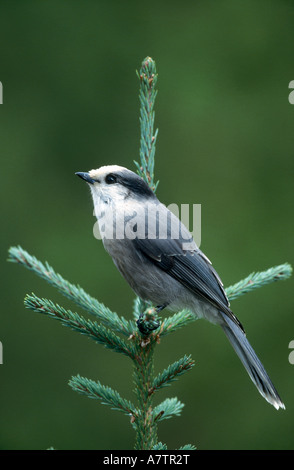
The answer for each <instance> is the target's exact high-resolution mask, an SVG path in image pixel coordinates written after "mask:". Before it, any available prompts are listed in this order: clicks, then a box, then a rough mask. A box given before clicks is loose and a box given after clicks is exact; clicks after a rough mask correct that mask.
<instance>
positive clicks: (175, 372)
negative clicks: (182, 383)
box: [149, 355, 195, 394]
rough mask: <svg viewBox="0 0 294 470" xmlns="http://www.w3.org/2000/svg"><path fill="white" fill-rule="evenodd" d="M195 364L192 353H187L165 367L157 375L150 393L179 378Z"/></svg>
mask: <svg viewBox="0 0 294 470" xmlns="http://www.w3.org/2000/svg"><path fill="white" fill-rule="evenodd" d="M194 364H195V362H194V361H193V359H192V358H191V355H189V356H186V355H185V356H184V357H182V358H181V359H179V360H178V361H175V362H174V363H173V364H170V365H169V366H168V367H167V368H166V369H164V370H163V371H162V372H161V373H160V374H158V375H157V376H156V377H155V379H154V381H153V383H152V386H151V387H150V389H149V394H151V393H154V392H155V391H157V390H159V389H160V388H162V387H166V386H168V385H170V384H171V382H174V381H175V380H177V379H178V377H179V376H180V375H182V374H184V373H185V372H187V371H189V370H191V369H192V367H193V366H194Z"/></svg>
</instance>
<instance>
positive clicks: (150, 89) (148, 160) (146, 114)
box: [134, 57, 158, 192]
mask: <svg viewBox="0 0 294 470" xmlns="http://www.w3.org/2000/svg"><path fill="white" fill-rule="evenodd" d="M137 75H138V77H139V79H140V85H141V86H140V92H139V99H140V129H141V134H140V135H141V139H140V164H139V163H137V162H136V161H135V162H134V163H135V165H136V167H137V171H138V174H139V175H140V176H141V177H142V178H143V179H144V180H145V181H146V182H147V183H148V184H149V186H150V188H151V189H152V190H153V191H154V192H155V191H156V188H157V186H158V182H157V183H155V182H154V156H155V145H156V139H157V134H158V129H157V130H156V131H155V133H154V131H153V129H154V118H155V114H154V110H153V108H154V103H155V98H156V95H157V90H156V89H155V87H156V83H157V73H156V65H155V62H154V60H153V59H151V57H146V58H145V59H144V60H143V62H142V65H141V69H140V72H139V73H138V72H137Z"/></svg>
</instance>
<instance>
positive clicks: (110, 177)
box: [105, 173, 116, 184]
mask: <svg viewBox="0 0 294 470" xmlns="http://www.w3.org/2000/svg"><path fill="white" fill-rule="evenodd" d="M105 183H107V184H114V183H116V176H115V175H114V174H112V173H109V175H107V176H106V177H105Z"/></svg>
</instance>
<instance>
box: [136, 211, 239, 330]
mask: <svg viewBox="0 0 294 470" xmlns="http://www.w3.org/2000/svg"><path fill="white" fill-rule="evenodd" d="M166 210H167V209H166ZM172 218H173V219H174V218H175V216H172ZM176 222H177V224H178V219H177V218H176ZM173 235H174V233H173ZM189 237H190V239H189ZM133 242H134V243H135V246H136V249H137V250H139V251H140V252H141V253H143V254H144V256H146V257H147V258H148V259H149V260H151V261H152V262H153V263H154V264H156V266H158V267H159V268H160V269H162V270H163V271H165V272H166V273H167V274H169V275H170V276H171V277H172V278H174V279H176V280H177V281H178V282H180V283H181V284H182V285H184V286H185V287H186V288H187V289H189V290H190V291H191V292H193V293H194V294H195V295H196V296H198V297H200V298H202V299H205V300H206V301H208V302H210V303H211V304H212V305H213V306H214V307H215V308H217V309H218V310H221V311H222V312H224V313H225V314H226V315H228V316H229V317H230V318H231V319H232V320H233V321H234V323H236V324H237V325H238V326H239V327H240V328H241V329H242V330H243V331H244V329H243V327H242V325H241V323H240V322H239V320H238V319H237V318H236V316H235V315H234V314H233V312H232V311H231V310H230V308H229V306H230V304H229V301H228V298H227V296H226V293H225V291H224V288H223V285H222V282H221V280H220V278H219V276H218V274H217V272H216V271H215V270H214V268H213V267H212V265H211V263H210V261H209V260H208V258H207V257H206V256H205V255H204V254H203V253H202V251H201V250H200V249H199V248H198V247H197V245H196V244H195V242H194V241H193V238H192V235H191V234H190V233H189V232H188V230H187V229H186V227H185V226H184V225H183V224H180V233H179V234H178V237H177V238H175V237H174V236H173V237H172V230H168V232H167V237H166V239H160V238H158V237H157V238H155V237H153V238H152V237H148V238H147V237H145V238H135V239H134V240H133ZM183 247H188V249H185V248H183Z"/></svg>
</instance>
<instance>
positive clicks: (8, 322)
mask: <svg viewBox="0 0 294 470" xmlns="http://www.w3.org/2000/svg"><path fill="white" fill-rule="evenodd" d="M293 25H294V2H293V1H286V0H278V1H269V0H264V1H263V0H261V1H259V2H255V1H253V0H252V1H251V0H249V1H247V2H242V1H238V0H237V1H236V0H234V1H233V0H231V1H218V2H213V1H198V0H197V1H186V2H176V1H168V2H167V1H161V2H158V1H157V2H156V1H154V0H150V1H149V2H148V3H146V2H138V1H126V2H119V1H109V0H104V1H90V0H84V1H83V2H82V1H70V2H60V1H51V2H38V1H1V3H0V64H1V66H0V81H1V82H2V84H3V90H4V95H3V100H4V104H3V105H1V106H0V116H1V117H0V119H1V126H0V152H1V216H2V230H1V280H2V282H1V316H0V325H1V327H0V340H1V342H2V344H3V362H4V363H3V365H1V366H0V380H1V389H0V390H1V391H0V409H1V412H0V416H1V426H0V446H1V448H2V449H46V448H48V447H49V446H54V447H55V448H57V449H132V448H133V444H134V442H133V441H134V435H133V431H132V429H131V426H130V424H129V422H128V419H127V418H126V417H124V416H123V415H120V414H119V413H117V412H114V411H112V410H110V408H109V407H106V406H102V405H101V404H100V403H99V402H98V401H95V400H89V399H87V398H86V397H82V396H80V395H78V394H76V393H74V392H73V391H72V390H71V389H70V387H69V386H68V385H67V382H68V380H69V379H70V377H71V376H72V375H76V374H77V373H79V374H81V375H83V376H86V377H89V378H92V379H99V380H100V381H101V382H102V383H104V384H106V385H110V386H111V387H114V388H117V389H118V390H119V392H120V393H121V395H123V396H125V397H126V398H132V396H133V395H132V389H133V383H132V368H131V364H130V363H129V362H130V361H128V360H127V359H126V358H125V357H121V355H119V354H115V353H112V352H110V351H108V350H105V349H104V348H102V347H100V346H99V345H96V344H95V343H94V342H91V341H90V340H87V339H86V338H85V337H83V336H82V335H78V334H76V333H74V332H73V331H71V330H69V329H67V328H63V327H61V325H60V324H59V323H57V322H54V321H51V320H50V319H48V318H45V317H43V316H41V315H37V314H35V313H33V312H31V311H29V310H25V309H24V306H23V298H24V296H25V294H26V293H31V292H34V293H36V294H37V295H39V296H40V297H47V298H51V299H52V300H54V301H55V302H58V303H60V304H61V305H63V306H65V307H67V308H72V309H73V310H75V306H73V305H72V304H71V303H70V302H68V301H67V300H65V299H64V298H63V297H62V296H61V295H59V294H58V293H57V292H56V291H55V290H54V289H53V288H52V287H50V286H49V285H47V284H46V283H45V282H44V281H42V280H40V279H38V278H37V277H36V276H35V275H34V274H32V273H30V272H28V271H26V270H25V269H24V268H22V267H19V266H16V265H13V264H8V263H7V262H6V259H7V250H8V248H9V246H11V245H16V244H20V245H21V246H22V247H23V248H24V249H26V250H27V251H29V252H30V253H31V254H33V255H35V256H37V257H38V258H39V259H40V260H42V261H45V260H47V261H48V262H49V263H50V264H51V265H52V266H53V267H54V268H55V269H56V270H57V271H58V272H60V273H61V274H62V275H63V276H64V277H65V278H67V279H68V280H70V281H71V282H74V283H79V284H80V285H81V286H83V287H84V288H85V289H86V290H87V291H88V292H89V293H90V294H92V295H94V296H96V297H97V298H98V299H99V300H100V301H102V302H104V303H105V304H106V305H107V306H109V307H110V308H111V309H113V310H115V311H116V312H118V313H120V314H122V315H124V316H126V317H128V318H130V317H131V315H132V313H131V310H132V302H133V298H134V294H133V293H132V291H131V289H130V288H129V287H128V286H127V285H126V283H125V281H124V280H123V279H122V278H121V276H120V274H119V273H118V272H117V270H116V268H115V267H114V265H113V263H112V261H111V259H110V258H109V256H108V255H107V254H106V253H105V252H104V249H103V246H102V244H101V242H100V241H97V240H96V239H95V238H94V236H93V234H92V229H93V225H94V222H95V219H94V217H93V208H92V201H91V198H90V193H89V191H88V189H87V187H86V186H85V185H84V184H82V182H81V181H80V180H78V179H77V177H76V176H75V175H74V173H75V172H76V171H87V170H89V169H91V168H97V167H99V166H101V165H103V164H119V165H123V166H127V167H129V168H130V169H133V170H134V164H133V160H134V159H138V152H139V138H140V134H139V120H138V116H139V100H138V92H139V82H138V79H137V76H136V73H135V71H136V69H139V68H140V65H141V61H142V60H143V59H144V58H145V57H146V56H147V55H150V56H151V57H153V58H154V59H155V61H156V64H157V70H158V73H159V80H158V89H159V93H158V97H157V101H156V108H155V109H156V127H158V128H159V137H158V143H157V153H156V165H155V177H156V179H159V180H160V184H159V188H158V196H159V198H160V199H161V200H162V202H165V203H166V204H170V203H177V204H181V203H186V204H187V203H190V204H193V203H195V204H196V203H198V204H201V205H202V242H201V248H202V250H203V251H204V252H205V253H206V254H207V255H208V256H209V258H210V259H211V260H212V261H213V264H214V266H215V268H216V269H217V271H218V272H219V274H220V275H221V277H222V279H223V282H224V284H225V286H229V285H231V284H232V283H235V282H237V281H239V280H240V279H242V278H244V277H245V276H247V275H248V274H249V273H250V272H252V271H259V270H264V269H267V268H269V267H270V266H273V265H277V264H281V263H284V262H286V261H288V262H290V263H292V264H294V260H293V229H294V227H293V202H294V198H293V176H294V158H293V157H294V138H293V123H294V106H293V105H290V104H289V101H288V95H289V92H290V90H289V89H288V85H289V82H290V81H291V80H293V79H294V54H293V44H294V28H293ZM232 309H233V311H234V312H235V313H236V315H237V316H238V317H239V318H240V320H241V321H242V323H243V324H244V325H245V328H246V331H247V336H248V338H249V340H250V342H251V343H252V345H253V346H254V348H255V350H256V352H257V353H258V355H259V356H260V358H261V360H262V361H263V363H264V365H265V366H266V368H267V370H268V372H269V375H270V376H271V378H272V380H273V382H274V383H275V385H276V387H277V389H278V391H279V393H280V395H281V397H282V399H283V400H284V402H285V404H286V411H279V412H277V411H276V410H275V409H274V408H273V407H272V406H270V405H269V404H267V403H266V401H265V400H263V399H262V397H261V396H260V395H259V394H258V392H257V391H256V389H255V387H254V386H253V385H252V383H251V381H250V379H249V378H248V376H247V374H246V372H245V370H244V368H243V366H242V365H241V363H240V361H239V360H238V358H237V356H236V355H235V353H234V352H233V350H232V348H231V347H230V345H229V343H228V342H227V339H226V338H225V336H224V334H223V333H222V331H221V330H220V329H219V328H217V327H214V326H212V325H211V324H209V323H206V322H204V321H198V322H195V323H194V324H192V325H191V326H190V327H189V328H185V329H182V330H180V331H179V332H178V333H175V334H173V335H171V336H170V337H167V338H166V339H165V340H162V342H161V344H160V345H159V346H158V348H157V351H156V356H155V367H156V371H160V370H162V369H163V368H164V367H166V366H167V365H168V364H170V363H171V362H173V361H174V360H176V359H177V358H179V357H181V356H183V355H184V354H192V356H193V358H194V359H195V361H196V365H195V367H194V368H193V370H192V371H191V372H189V373H188V374H185V375H184V376H183V377H181V379H180V380H179V381H178V382H177V383H175V384H173V385H172V386H171V387H170V388H166V389H164V390H163V391H161V392H159V393H158V396H157V397H156V400H157V402H159V401H161V400H162V399H164V398H166V397H172V396H177V397H178V398H179V399H180V400H181V401H183V402H184V403H185V404H186V406H185V408H184V410H183V413H182V416H181V417H178V418H174V419H172V420H167V421H164V422H163V423H162V424H161V425H160V426H159V439H160V440H161V441H163V442H166V443H167V445H168V448H169V449H175V448H178V447H179V446H181V445H183V444H185V443H188V442H189V443H193V444H194V445H196V446H197V447H198V448H199V449H293V447H294V445H293V435H294V398H293V396H294V395H293V392H294V365H291V364H290V363H289V360H288V355H289V353H290V350H289V342H290V341H291V340H293V339H294V316H293V310H294V300H293V279H290V280H288V281H286V282H278V283H276V284H272V285H270V286H266V287H264V288H262V289H259V290H257V291H255V292H253V293H250V294H247V295H246V296H244V297H241V298H239V299H238V300H236V301H234V302H233V303H232ZM86 316H87V315H86Z"/></svg>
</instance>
